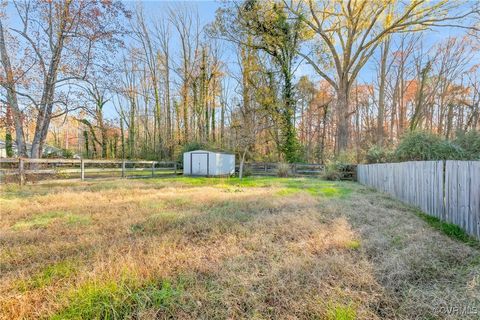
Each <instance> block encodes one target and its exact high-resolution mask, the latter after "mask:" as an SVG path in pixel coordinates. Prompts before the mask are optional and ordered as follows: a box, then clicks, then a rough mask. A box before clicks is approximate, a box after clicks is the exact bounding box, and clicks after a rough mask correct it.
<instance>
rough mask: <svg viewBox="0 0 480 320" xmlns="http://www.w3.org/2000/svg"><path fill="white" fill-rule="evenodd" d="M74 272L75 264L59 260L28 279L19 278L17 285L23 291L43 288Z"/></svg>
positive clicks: (75, 269)
mask: <svg viewBox="0 0 480 320" xmlns="http://www.w3.org/2000/svg"><path fill="white" fill-rule="evenodd" d="M76 272H77V265H76V264H75V263H74V262H73V261H61V262H58V263H55V264H52V265H49V266H47V267H46V268H44V269H43V270H41V271H40V272H38V273H37V274H35V275H34V276H33V277H32V278H30V279H28V280H21V281H20V282H19V283H18V287H19V288H20V290H21V291H23V292H26V291H28V290H31V289H35V288H43V287H46V286H48V285H51V284H53V283H54V282H57V281H59V280H61V279H66V278H68V277H70V276H72V275H74V274H75V273H76Z"/></svg>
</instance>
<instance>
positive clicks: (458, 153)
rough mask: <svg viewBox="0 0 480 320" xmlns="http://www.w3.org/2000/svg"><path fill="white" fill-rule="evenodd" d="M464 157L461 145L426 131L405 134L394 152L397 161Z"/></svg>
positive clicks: (459, 158) (457, 158) (458, 158)
mask: <svg viewBox="0 0 480 320" xmlns="http://www.w3.org/2000/svg"><path fill="white" fill-rule="evenodd" d="M464 158H465V152H464V150H463V149H462V148H461V147H460V146H458V145H457V144H455V143H453V142H452V141H448V140H445V139H443V138H442V137H440V136H438V135H435V134H433V133H429V132H424V131H413V132H409V133H407V134H405V135H404V137H403V138H402V140H401V141H400V143H399V144H398V146H397V148H396V150H395V153H394V160H396V161H424V160H461V159H464Z"/></svg>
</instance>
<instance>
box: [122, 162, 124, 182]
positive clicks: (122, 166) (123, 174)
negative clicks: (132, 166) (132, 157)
mask: <svg viewBox="0 0 480 320" xmlns="http://www.w3.org/2000/svg"><path fill="white" fill-rule="evenodd" d="M122 178H125V160H122Z"/></svg>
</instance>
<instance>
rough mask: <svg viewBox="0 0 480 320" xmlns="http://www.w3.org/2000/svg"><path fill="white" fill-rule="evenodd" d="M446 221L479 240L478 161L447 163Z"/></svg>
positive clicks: (479, 163) (479, 177) (479, 179)
mask: <svg viewBox="0 0 480 320" xmlns="http://www.w3.org/2000/svg"><path fill="white" fill-rule="evenodd" d="M445 176H446V179H445V180H446V183H445V202H446V204H447V205H446V212H445V215H446V220H447V221H448V222H451V223H454V224H456V225H458V226H460V227H461V228H462V229H464V230H465V231H466V232H467V233H469V234H471V235H473V236H476V237H477V238H480V161H447V163H446V170H445Z"/></svg>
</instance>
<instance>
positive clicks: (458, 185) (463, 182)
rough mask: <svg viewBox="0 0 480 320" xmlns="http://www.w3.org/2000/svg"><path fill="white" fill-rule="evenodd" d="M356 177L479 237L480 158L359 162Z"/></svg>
mask: <svg viewBox="0 0 480 320" xmlns="http://www.w3.org/2000/svg"><path fill="white" fill-rule="evenodd" d="M357 179H358V182H360V183H361V184H364V185H367V186H370V187H373V188H375V189H377V190H379V191H382V192H385V193H388V194H390V195H391V196H392V197H394V198H397V199H399V200H401V201H403V202H405V203H408V204H411V205H413V206H416V207H418V208H420V209H422V211H424V212H425V213H427V214H429V215H431V216H434V217H437V218H439V219H441V220H443V221H446V222H449V223H453V224H456V225H458V226H459V227H461V228H462V229H463V230H465V231H466V232H467V233H468V234H470V235H472V236H475V237H476V238H477V239H480V161H450V160H449V161H411V162H402V163H383V164H369V165H358V168H357Z"/></svg>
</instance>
